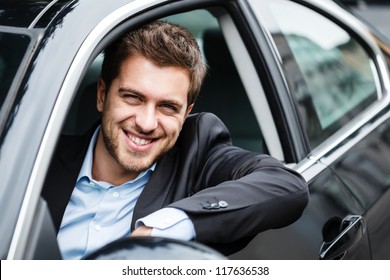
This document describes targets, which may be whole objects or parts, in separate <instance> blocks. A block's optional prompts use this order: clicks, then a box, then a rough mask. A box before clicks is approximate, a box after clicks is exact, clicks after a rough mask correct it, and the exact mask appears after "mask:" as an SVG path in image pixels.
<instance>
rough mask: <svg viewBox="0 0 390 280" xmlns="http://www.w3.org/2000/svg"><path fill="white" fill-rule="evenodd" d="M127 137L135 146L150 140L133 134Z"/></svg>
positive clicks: (148, 142) (145, 143)
mask: <svg viewBox="0 0 390 280" xmlns="http://www.w3.org/2000/svg"><path fill="white" fill-rule="evenodd" d="M129 139H130V140H131V141H132V142H133V143H134V144H136V145H137V146H145V145H147V144H150V143H151V142H152V140H147V139H141V138H139V137H136V136H134V135H129Z"/></svg>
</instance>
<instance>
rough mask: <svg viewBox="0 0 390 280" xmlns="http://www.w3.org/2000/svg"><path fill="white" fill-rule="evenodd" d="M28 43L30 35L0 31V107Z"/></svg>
mask: <svg viewBox="0 0 390 280" xmlns="http://www.w3.org/2000/svg"><path fill="white" fill-rule="evenodd" d="M29 44H30V37H29V36H27V35H21V34H12V33H3V32H0V108H1V107H2V106H3V103H4V101H5V99H6V96H7V93H8V91H9V89H10V87H11V84H12V82H13V80H14V78H15V75H16V72H17V71H18V69H19V66H20V65H21V62H22V59H23V57H24V55H25V53H26V50H27V48H28V46H29Z"/></svg>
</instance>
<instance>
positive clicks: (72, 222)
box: [57, 128, 195, 259]
mask: <svg viewBox="0 0 390 280" xmlns="http://www.w3.org/2000/svg"><path fill="white" fill-rule="evenodd" d="M98 132H99V128H98V129H97V130H96V131H95V133H94V135H93V137H92V139H91V142H90V144H89V147H88V151H87V154H86V156H85V159H84V162H83V165H82V167H81V170H80V173H79V176H78V179H77V181H76V186H75V188H74V190H73V193H72V195H71V198H70V201H69V203H68V205H67V207H66V210H65V213H64V217H63V219H62V222H61V226H60V230H59V233H58V236H57V240H58V244H59V247H60V250H61V253H62V257H63V259H81V258H83V257H84V256H86V255H88V254H90V253H92V252H93V251H95V250H96V249H98V248H101V247H103V246H104V245H106V244H108V243H110V242H112V241H114V240H117V239H119V238H122V237H125V236H128V235H130V233H131V232H130V225H131V222H132V221H131V220H132V216H133V210H134V206H135V204H136V202H137V199H138V197H139V195H140V194H141V192H142V190H143V189H144V187H145V185H146V183H147V182H148V180H149V178H150V176H151V175H152V173H153V171H154V169H155V167H156V164H154V165H153V166H152V167H150V168H149V169H148V170H146V171H144V172H142V173H140V174H139V175H138V177H137V178H135V179H134V180H131V181H129V182H126V183H124V184H122V185H120V186H113V185H111V184H109V183H107V182H102V181H96V180H94V179H93V178H92V161H93V149H94V146H95V143H96V139H97V135H98ZM141 225H146V226H150V227H153V230H152V236H160V237H169V238H176V239H182V240H191V239H194V238H195V230H194V226H193V223H192V222H191V220H190V219H189V218H188V216H187V214H185V213H184V212H183V211H181V210H179V209H175V208H163V209H161V210H159V211H157V212H154V213H152V214H151V215H149V216H146V217H144V218H142V219H140V220H138V221H136V227H138V226H141Z"/></svg>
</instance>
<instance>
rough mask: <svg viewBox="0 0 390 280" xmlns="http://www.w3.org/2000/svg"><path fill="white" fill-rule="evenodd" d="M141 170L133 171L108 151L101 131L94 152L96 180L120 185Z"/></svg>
mask: <svg viewBox="0 0 390 280" xmlns="http://www.w3.org/2000/svg"><path fill="white" fill-rule="evenodd" d="M138 174H139V172H131V171H129V170H127V169H125V168H123V167H122V166H121V165H120V164H119V163H118V162H117V161H116V160H115V159H114V158H113V157H112V156H111V154H110V153H109V152H108V151H107V149H106V148H105V145H104V141H103V136H102V133H101V132H99V135H98V139H97V141H96V146H95V149H94V152H93V161H92V177H93V179H95V180H96V181H104V182H107V183H110V184H112V185H114V186H120V185H122V184H124V183H126V182H128V181H130V180H133V179H135V178H136V177H137V176H138Z"/></svg>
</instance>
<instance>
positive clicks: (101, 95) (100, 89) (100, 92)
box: [96, 79, 108, 112]
mask: <svg viewBox="0 0 390 280" xmlns="http://www.w3.org/2000/svg"><path fill="white" fill-rule="evenodd" d="M107 94H108V93H107V89H106V84H105V83H104V81H103V80H102V79H99V81H98V85H97V100H96V108H97V110H98V111H99V112H103V108H104V101H105V100H106V95H107Z"/></svg>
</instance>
